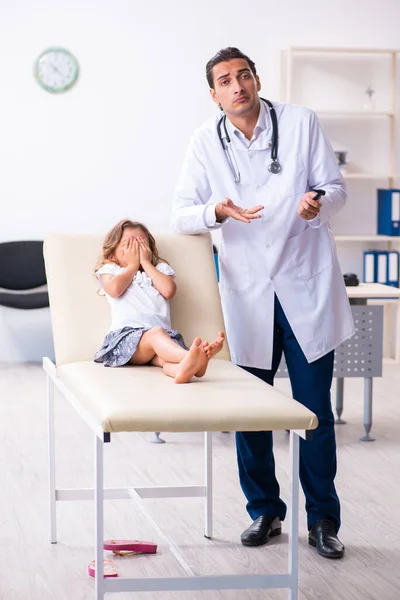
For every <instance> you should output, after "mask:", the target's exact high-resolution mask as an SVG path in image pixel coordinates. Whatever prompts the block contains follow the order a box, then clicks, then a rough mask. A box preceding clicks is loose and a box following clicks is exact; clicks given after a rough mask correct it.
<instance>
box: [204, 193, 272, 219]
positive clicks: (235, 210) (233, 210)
mask: <svg viewBox="0 0 400 600" xmlns="http://www.w3.org/2000/svg"><path fill="white" fill-rule="evenodd" d="M263 208H264V207H263V206H261V204H259V205H258V206H253V207H252V208H241V207H240V206H237V205H236V204H233V202H232V200H230V199H229V198H225V199H224V200H222V202H218V204H217V205H216V207H215V216H216V217H217V222H218V223H222V222H223V221H225V219H227V218H228V217H231V219H236V221H243V223H251V221H252V220H253V219H260V218H261V217H262V215H259V214H257V213H259V212H260V210H263Z"/></svg>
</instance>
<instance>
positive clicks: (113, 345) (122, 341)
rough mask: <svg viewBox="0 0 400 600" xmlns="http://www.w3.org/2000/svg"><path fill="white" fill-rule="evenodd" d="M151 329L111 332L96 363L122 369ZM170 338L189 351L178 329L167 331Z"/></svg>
mask: <svg viewBox="0 0 400 600" xmlns="http://www.w3.org/2000/svg"><path fill="white" fill-rule="evenodd" d="M149 329H151V327H123V328H122V329H117V330H116V331H110V333H107V335H106V337H105V338H104V342H103V345H102V347H101V348H100V350H99V351H98V352H96V354H95V357H94V361H95V362H102V363H103V365H104V366H105V367H122V366H123V365H126V364H127V363H128V362H129V361H130V359H131V358H132V356H133V355H134V354H135V352H136V350H137V347H138V345H139V342H140V340H141V338H142V335H143V334H144V333H145V331H149ZM165 331H166V332H167V333H168V335H169V336H170V338H171V339H172V340H174V342H176V343H177V344H179V346H181V348H183V349H184V350H188V348H187V346H186V345H185V342H184V340H183V337H182V335H181V334H180V333H179V331H177V330H176V329H165Z"/></svg>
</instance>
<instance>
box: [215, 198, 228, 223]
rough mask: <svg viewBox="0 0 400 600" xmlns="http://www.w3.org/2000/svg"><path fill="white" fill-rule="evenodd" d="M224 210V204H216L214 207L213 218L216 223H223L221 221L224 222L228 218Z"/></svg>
mask: <svg viewBox="0 0 400 600" xmlns="http://www.w3.org/2000/svg"><path fill="white" fill-rule="evenodd" d="M225 209H226V205H225V203H224V202H218V204H216V205H215V217H216V220H217V223H223V221H225V219H226V218H227V217H228V215H227V214H226V210H225Z"/></svg>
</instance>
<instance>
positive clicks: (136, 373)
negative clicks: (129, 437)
mask: <svg viewBox="0 0 400 600" xmlns="http://www.w3.org/2000/svg"><path fill="white" fill-rule="evenodd" d="M57 375H58V377H59V378H60V379H61V381H62V382H63V383H65V384H66V386H67V387H68V388H69V390H70V391H71V392H72V393H73V394H74V396H75V397H76V399H77V400H78V402H79V403H80V404H81V405H82V407H83V408H84V409H85V410H86V412H87V413H89V414H90V416H91V417H92V419H93V420H94V421H95V422H96V424H97V425H99V426H100V427H101V428H102V430H103V431H105V432H118V431H261V430H277V429H301V430H307V429H315V428H316V427H317V425H318V420H317V417H316V416H315V415H314V414H313V413H312V412H311V411H309V410H308V409H307V408H305V407H304V406H302V405H301V404H299V403H298V402H296V401H295V400H292V399H291V398H289V397H288V396H286V395H285V394H284V393H282V392H280V391H279V390H276V389H275V388H273V387H271V386H269V385H268V384H266V383H264V382H263V381H261V380H260V379H257V378H256V377H254V376H253V375H250V374H249V373H247V372H246V371H244V370H243V369H241V368H240V367H237V366H236V365H234V364H232V363H231V362H229V361H226V360H215V359H214V360H211V361H210V364H209V368H208V371H207V373H206V375H205V377H203V378H201V379H196V378H194V379H193V382H191V383H189V384H179V385H178V384H176V383H175V382H174V380H173V379H171V378H170V377H167V376H166V375H164V373H163V371H162V369H160V368H157V367H150V366H144V367H139V366H127V367H120V368H115V369H113V368H107V367H104V366H103V365H102V364H100V363H95V362H93V361H82V362H74V363H70V364H65V365H62V366H61V367H59V368H58V369H57Z"/></svg>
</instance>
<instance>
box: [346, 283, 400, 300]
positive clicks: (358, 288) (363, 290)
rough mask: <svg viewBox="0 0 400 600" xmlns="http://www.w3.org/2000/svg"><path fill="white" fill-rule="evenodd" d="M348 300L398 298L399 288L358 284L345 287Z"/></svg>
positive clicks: (379, 284) (381, 284) (377, 284)
mask: <svg viewBox="0 0 400 600" xmlns="http://www.w3.org/2000/svg"><path fill="white" fill-rule="evenodd" d="M346 291H347V295H348V297H349V298H400V288H396V287H393V286H391V285H384V284H383V283H360V285H355V286H347V287H346Z"/></svg>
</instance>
